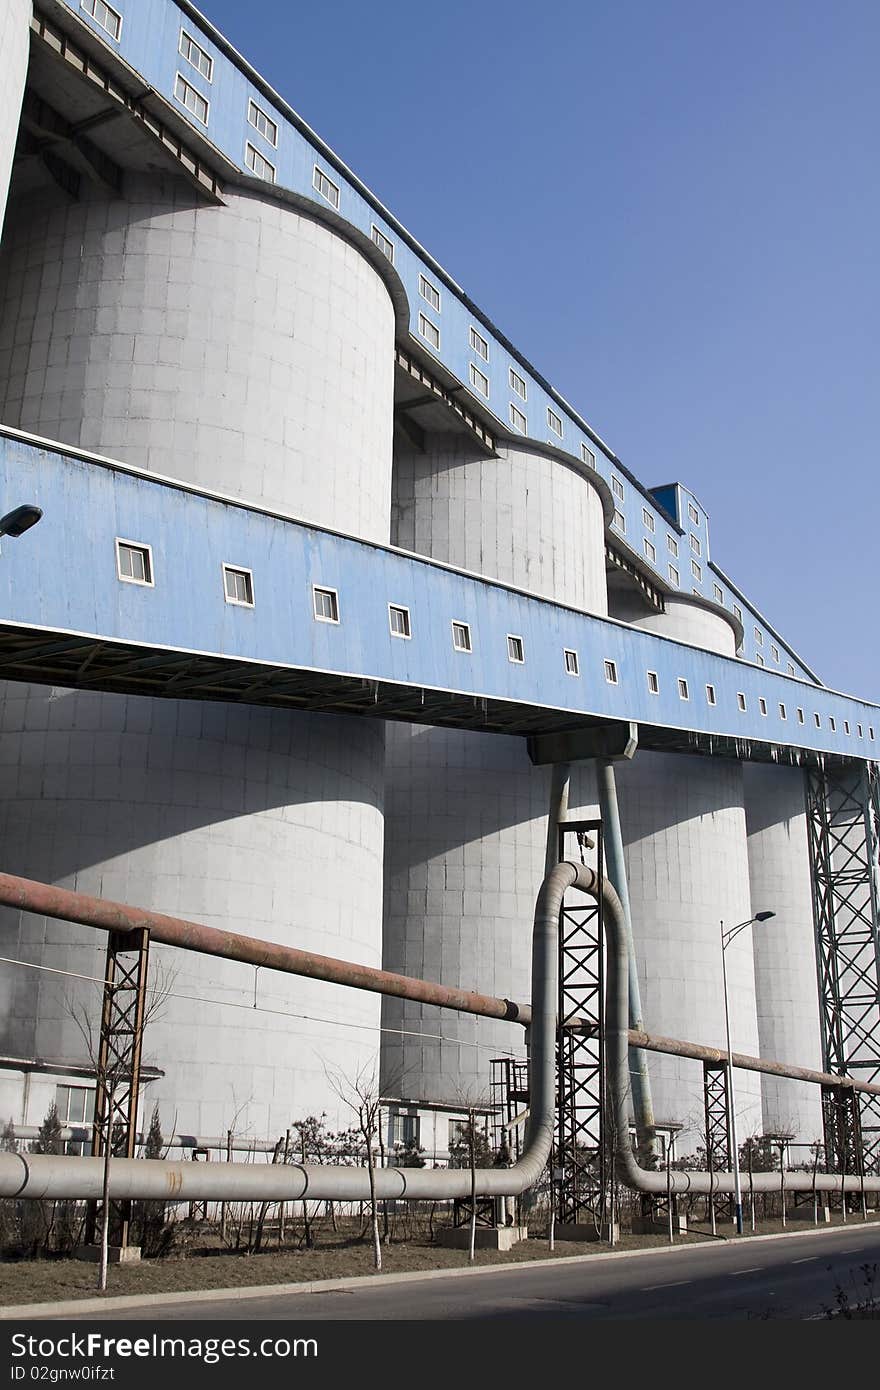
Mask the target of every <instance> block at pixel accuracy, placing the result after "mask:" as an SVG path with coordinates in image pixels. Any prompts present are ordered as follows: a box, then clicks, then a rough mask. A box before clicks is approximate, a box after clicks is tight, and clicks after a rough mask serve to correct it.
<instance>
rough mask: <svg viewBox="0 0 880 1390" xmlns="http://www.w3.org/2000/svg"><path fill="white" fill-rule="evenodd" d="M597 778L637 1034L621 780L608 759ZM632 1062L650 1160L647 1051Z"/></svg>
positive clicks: (599, 764) (641, 1134) (639, 1124)
mask: <svg viewBox="0 0 880 1390" xmlns="http://www.w3.org/2000/svg"><path fill="white" fill-rule="evenodd" d="M596 776H597V778H598V783H599V803H600V805H601V808H602V825H603V830H604V846H605V860H606V863H607V866H608V877H609V879H610V880H611V884H612V886H613V888H614V889H615V890H616V892H617V896H618V899H619V901H620V907H621V911H622V913H623V926H624V930H625V932H626V942H627V958H628V960H629V971H628V989H629V1026H630V1028H632V1029H635V1031H636V1032H641V1031H642V1027H643V1023H642V996H641V992H640V990H639V975H638V970H637V968H636V952H635V945H634V942H633V931H632V911H631V909H630V905H629V888H628V886H627V881H626V861H625V859H624V857H623V834H622V832H621V829H620V808H619V806H618V804H617V779H616V777H615V776H614V764H613V763H612V762H611V761H610V760H609V759H607V758H597V759H596ZM630 1062H631V1065H630V1081H631V1084H632V1099H633V1115H634V1117H635V1122H636V1134H637V1136H638V1142H639V1149H640V1150H641V1152H642V1153H643V1154H644V1156H645V1157H646V1158H651V1157H653V1156H654V1155H655V1153H656V1145H657V1131H656V1128H655V1124H654V1102H653V1099H652V1097H651V1078H650V1075H649V1074H648V1059H647V1057H646V1056H645V1053H644V1050H643V1049H642V1048H640V1047H633V1048H632V1052H631V1054H630Z"/></svg>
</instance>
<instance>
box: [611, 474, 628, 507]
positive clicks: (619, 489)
mask: <svg viewBox="0 0 880 1390" xmlns="http://www.w3.org/2000/svg"><path fill="white" fill-rule="evenodd" d="M611 491H612V492H613V493H614V496H615V497H616V498H617V499H618V501H620V502H622V501H623V500H624V498H625V497H626V488H625V487H624V486H623V483H622V482H621V481H620V479H619V478H618V476H617V474H616V473H612V474H611Z"/></svg>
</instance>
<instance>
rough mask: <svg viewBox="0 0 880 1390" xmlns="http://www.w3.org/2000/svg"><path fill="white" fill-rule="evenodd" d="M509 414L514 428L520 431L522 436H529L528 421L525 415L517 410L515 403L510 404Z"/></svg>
mask: <svg viewBox="0 0 880 1390" xmlns="http://www.w3.org/2000/svg"><path fill="white" fill-rule="evenodd" d="M508 412H509V415H510V423H511V425H512V426H513V428H514V429H515V430H519V432H520V434H528V432H529V422H528V420H527V419H526V417H525V415H523V413H522V411H521V410H517V408H516V406H515V405H514V403H513V401H511V402H510V405H509V407H508Z"/></svg>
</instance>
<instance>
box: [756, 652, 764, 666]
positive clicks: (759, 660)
mask: <svg viewBox="0 0 880 1390" xmlns="http://www.w3.org/2000/svg"><path fill="white" fill-rule="evenodd" d="M755 661H756V662H757V664H758V665H759V666H763V665H765V662H764V658H763V657H762V655H761V653H760V652H756V653H755Z"/></svg>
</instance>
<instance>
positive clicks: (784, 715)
mask: <svg viewBox="0 0 880 1390" xmlns="http://www.w3.org/2000/svg"><path fill="white" fill-rule="evenodd" d="M779 718H780V719H785V720H787V719H788V710H787V709H786V708H785V705H784V704H783V703H782V701H781V700H780V701H779Z"/></svg>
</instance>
